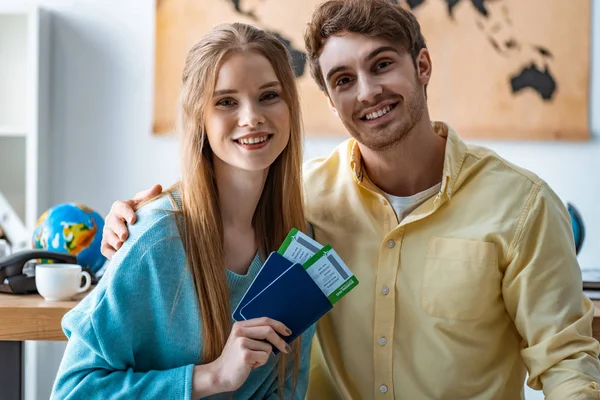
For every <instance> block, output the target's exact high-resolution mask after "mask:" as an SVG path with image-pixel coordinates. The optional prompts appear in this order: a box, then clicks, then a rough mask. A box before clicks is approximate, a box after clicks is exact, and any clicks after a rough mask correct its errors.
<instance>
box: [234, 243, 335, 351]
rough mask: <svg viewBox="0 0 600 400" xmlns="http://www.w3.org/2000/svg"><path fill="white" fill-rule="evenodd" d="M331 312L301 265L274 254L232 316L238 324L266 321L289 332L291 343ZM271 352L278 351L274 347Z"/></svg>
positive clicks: (323, 297)
mask: <svg viewBox="0 0 600 400" xmlns="http://www.w3.org/2000/svg"><path fill="white" fill-rule="evenodd" d="M332 308H333V306H332V304H331V302H330V301H329V299H328V298H327V297H326V296H325V294H323V292H322V291H321V289H320V288H319V287H318V286H317V284H316V283H315V281H314V280H313V279H312V278H311V277H310V275H309V274H308V273H307V272H306V271H305V270H304V268H303V267H302V265H301V264H298V263H293V262H291V261H289V260H288V259H286V258H285V257H283V256H282V255H280V254H279V253H276V252H273V253H271V254H270V255H269V258H267V261H265V264H264V265H263V268H262V270H261V271H260V272H259V274H258V275H257V276H256V278H255V280H254V281H253V282H252V284H251V285H250V288H249V289H248V291H247V292H246V294H245V295H244V297H243V299H242V301H240V304H239V305H238V306H237V308H236V310H235V311H234V313H233V317H234V319H235V320H237V321H242V320H249V319H253V318H261V317H268V318H271V319H274V320H276V321H280V322H282V323H283V324H285V325H286V326H287V327H288V328H289V329H290V330H291V331H292V334H291V335H290V336H283V337H282V338H283V340H284V341H285V342H286V343H291V342H292V341H293V340H294V339H296V338H297V337H298V336H300V335H301V334H302V333H303V332H304V331H305V330H306V329H308V328H309V327H310V326H311V325H313V324H314V323H316V322H317V321H318V320H319V319H320V318H321V317H322V316H324V315H325V314H327V312H329V310H331V309H332ZM273 352H274V353H275V354H277V352H278V350H277V349H276V348H275V347H273Z"/></svg>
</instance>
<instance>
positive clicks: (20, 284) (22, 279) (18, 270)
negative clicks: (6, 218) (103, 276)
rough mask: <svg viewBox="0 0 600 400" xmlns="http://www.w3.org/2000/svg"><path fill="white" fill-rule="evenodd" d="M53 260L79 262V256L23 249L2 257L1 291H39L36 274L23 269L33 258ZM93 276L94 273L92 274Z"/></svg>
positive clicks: (0, 267) (0, 263)
mask: <svg viewBox="0 0 600 400" xmlns="http://www.w3.org/2000/svg"><path fill="white" fill-rule="evenodd" d="M38 259H44V260H52V261H57V262H61V263H67V264H77V256H74V255H73V254H68V253H58V252H53V251H47V250H22V251H19V252H16V253H14V254H11V255H9V256H7V257H4V258H1V259H0V292H1V293H13V294H27V293H37V288H36V286H35V276H34V275H32V274H26V273H24V271H23V268H24V267H25V264H27V262H28V261H31V260H38ZM92 276H93V275H92Z"/></svg>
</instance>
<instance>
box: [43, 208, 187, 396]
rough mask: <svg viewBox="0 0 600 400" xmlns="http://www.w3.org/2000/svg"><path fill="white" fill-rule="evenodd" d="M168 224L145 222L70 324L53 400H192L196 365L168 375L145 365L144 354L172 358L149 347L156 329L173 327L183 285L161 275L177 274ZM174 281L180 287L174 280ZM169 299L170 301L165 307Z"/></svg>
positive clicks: (179, 366) (175, 245) (66, 322)
mask: <svg viewBox="0 0 600 400" xmlns="http://www.w3.org/2000/svg"><path fill="white" fill-rule="evenodd" d="M165 218H167V217H163V218H160V219H158V218H154V219H153V218H146V219H144V218H142V219H143V221H139V223H140V226H138V227H137V228H136V229H137V230H138V232H137V233H136V232H134V234H133V236H134V237H130V240H128V241H127V242H126V245H124V246H123V249H121V250H120V251H119V253H118V254H117V256H116V257H115V258H114V259H113V261H112V262H111V265H110V266H109V268H108V270H107V272H106V273H105V274H104V276H103V277H102V279H101V280H100V283H99V285H98V287H96V288H95V289H94V290H93V291H92V292H91V293H89V294H88V296H86V298H85V299H84V300H83V301H82V302H81V303H80V304H79V305H78V306H77V307H76V308H75V309H73V310H71V311H69V312H68V313H67V314H66V315H65V317H64V318H63V322H62V325H63V330H64V332H65V334H66V336H67V337H68V339H69V341H68V344H67V348H66V351H65V354H64V356H63V359H62V361H61V365H60V368H59V371H58V375H57V378H56V381H55V383H54V388H53V392H52V395H51V399H60V400H69V399H134V398H135V399H178V400H179V399H182V400H183V399H185V400H187V399H190V398H191V391H192V376H193V368H194V365H193V363H190V362H189V361H190V360H185V361H181V362H177V363H173V365H170V366H169V367H168V368H164V369H158V368H157V369H154V368H152V369H150V368H144V367H142V366H140V362H139V355H140V354H146V355H147V354H159V352H160V351H162V352H163V353H164V352H168V351H169V349H160V348H158V349H157V348H156V347H155V345H154V344H153V345H152V346H150V345H149V343H152V340H151V339H152V338H153V335H154V334H155V332H156V331H157V326H159V324H163V325H164V322H163V321H168V318H167V316H168V313H169V312H170V309H171V308H172V307H171V306H169V303H170V304H172V302H171V300H170V299H171V298H172V297H173V295H172V294H171V292H175V291H176V288H171V286H175V284H176V283H177V282H179V281H180V278H179V276H177V274H172V273H171V274H169V275H168V274H166V273H165V272H162V271H164V270H165V269H166V267H172V268H171V269H173V266H172V265H171V264H172V263H173V261H172V260H173V255H174V254H175V255H176V254H177V252H178V251H179V244H180V241H179V242H178V239H177V238H173V235H170V233H169V230H168V229H160V228H157V225H156V224H161V223H163V224H164V223H165V221H166V220H165ZM146 221H149V223H153V224H152V226H148V224H146ZM136 225H137V224H136ZM166 226H169V225H168V224H167V225H166ZM140 230H141V231H142V232H139V231H140ZM169 261H170V262H169ZM182 270H183V269H182ZM171 275H173V278H172V281H173V282H175V283H171V282H170V281H169V280H168V277H169V276H171ZM159 294H160V295H159ZM164 298H168V301H164V302H162V303H161V299H164ZM157 321H158V322H157ZM157 346H159V347H160V346H164V344H162V343H158V344H157Z"/></svg>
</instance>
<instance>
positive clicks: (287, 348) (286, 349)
mask: <svg viewBox="0 0 600 400" xmlns="http://www.w3.org/2000/svg"><path fill="white" fill-rule="evenodd" d="M290 351H292V348H291V347H290V346H289V345H287V344H286V345H285V352H286V353H289V352H290Z"/></svg>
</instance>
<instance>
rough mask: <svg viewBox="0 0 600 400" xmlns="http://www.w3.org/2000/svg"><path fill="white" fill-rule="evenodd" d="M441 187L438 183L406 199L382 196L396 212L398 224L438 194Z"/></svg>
mask: <svg viewBox="0 0 600 400" xmlns="http://www.w3.org/2000/svg"><path fill="white" fill-rule="evenodd" d="M441 187H442V183H441V182H440V183H438V184H437V185H435V186H433V187H430V188H429V189H426V190H423V191H422V192H419V193H417V194H413V195H412V196H407V197H398V196H392V195H391V194H388V193H385V192H384V193H383V194H384V195H385V197H386V198H387V199H388V201H389V202H390V204H391V205H392V208H393V209H394V211H395V212H396V216H397V217H398V222H400V221H402V220H403V219H404V217H406V216H407V215H408V214H410V213H411V212H413V211H414V210H415V209H417V207H419V206H420V205H421V204H423V203H425V201H427V199H429V198H430V197H432V196H433V195H435V194H436V193H437V192H439V191H440V189H441Z"/></svg>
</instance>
